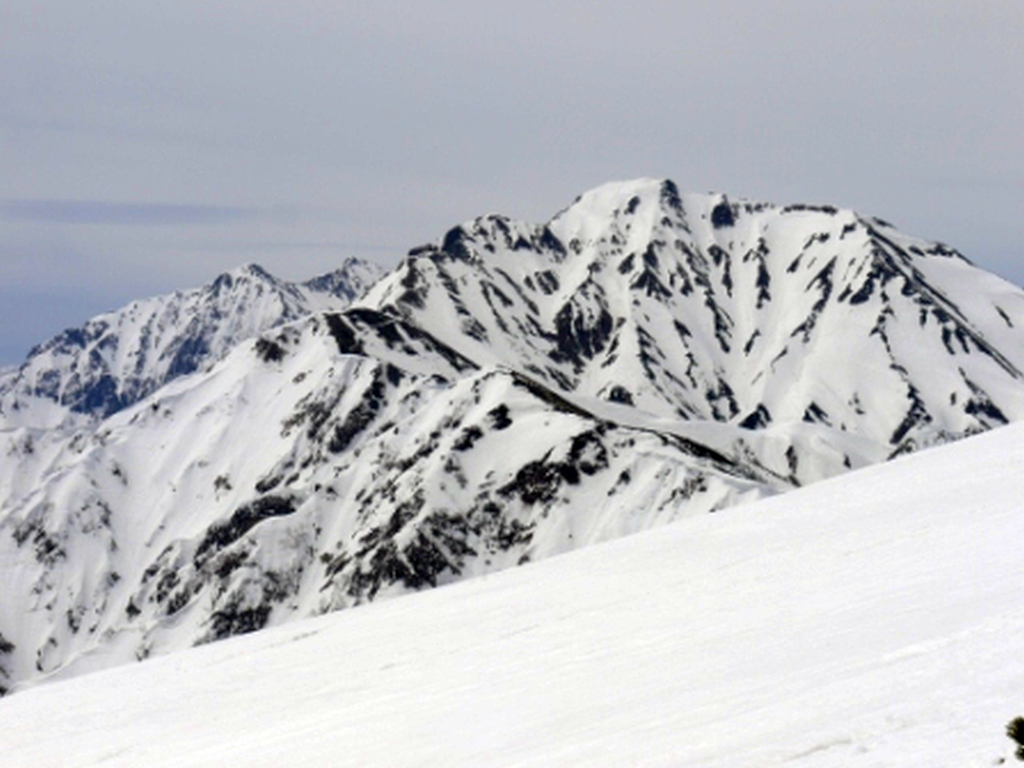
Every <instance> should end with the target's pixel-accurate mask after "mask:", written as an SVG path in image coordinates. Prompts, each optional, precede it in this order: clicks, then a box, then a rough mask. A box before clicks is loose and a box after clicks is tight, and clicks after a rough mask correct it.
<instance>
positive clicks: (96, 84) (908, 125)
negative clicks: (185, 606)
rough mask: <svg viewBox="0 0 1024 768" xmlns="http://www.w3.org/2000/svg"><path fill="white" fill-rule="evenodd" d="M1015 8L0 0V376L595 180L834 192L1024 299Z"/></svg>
mask: <svg viewBox="0 0 1024 768" xmlns="http://www.w3.org/2000/svg"><path fill="white" fill-rule="evenodd" d="M1022 126H1024V2H1021V0H972V1H971V2H967V1H966V0H946V2H942V3H939V2H936V0H888V1H886V2H882V1H876V0H719V1H718V2H680V1H679V0H665V1H664V2H660V1H657V0H646V1H645V0H634V2H631V3H624V2H621V0H619V1H618V2H605V0H587V1H586V2H584V1H583V0H579V1H573V0H545V1H544V2H540V1H537V0H518V2H516V3H515V4H512V3H501V4H498V3H491V2H483V1H481V0H472V1H471V0H465V1H463V0H408V1H407V2H399V1H397V0H394V1H392V2H387V1H386V0H377V1H376V2H347V1H345V0H335V1H334V2H314V1H313V0H290V1H289V2H287V3H282V2H279V1H278V0H274V1H273V2H270V1H264V0H233V1H230V2H229V1H227V0H203V2H199V1H198V0H173V1H170V0H168V1H165V0H147V1H146V2H138V0H95V1H94V2H89V3H82V2H80V1H79V0H5V2H3V3H0V364H3V363H10V362H16V361H17V360H18V359H20V358H21V357H22V356H23V355H24V354H25V352H26V351H27V350H28V348H29V346H30V345H31V344H32V343H34V342H37V341H42V340H44V339H45V338H48V337H49V336H51V335H52V334H54V333H55V332H57V331H59V330H61V329H62V328H64V327H67V326H69V325H72V324H77V323H79V322H81V321H82V320H84V319H86V318H87V317H89V316H91V315H93V314H96V313H98V312H100V311H103V310H105V309H110V308H113V307H115V306H118V305H120V304H123V303H125V302H126V301H128V300H130V299H132V298H136V297H139V296H143V295H149V294H153V293H161V292H166V291H169V290H173V289H175V288H186V287H191V286H194V285H199V284H202V283H205V282H208V281H209V280H211V279H212V278H213V277H214V276H215V275H216V274H217V273H218V272H220V271H223V270H224V269H228V268H231V267H233V266H236V265H238V264H241V263H244V262H247V261H255V262H258V263H261V264H263V265H264V266H265V267H267V268H268V269H269V270H270V271H272V272H274V273H276V274H279V275H281V276H283V277H287V278H291V279H298V278H305V277H310V276H312V275H314V274H317V273H320V272H325V271H328V270H330V269H332V268H333V267H334V266H335V265H337V264H338V263H339V262H340V261H341V260H342V259H343V258H344V257H345V256H348V255H360V256H364V257H369V258H371V259H375V260H377V261H379V262H381V263H383V264H385V265H388V266H390V265H393V264H394V263H396V262H397V260H398V258H399V257H400V256H401V255H402V254H404V252H405V251H406V250H408V249H409V248H410V247H411V246H413V245H416V244H419V243H421V242H423V241H426V240H431V239H434V238H436V237H438V236H440V235H441V234H443V232H444V231H445V230H446V229H448V228H449V227H450V226H452V225H454V224H456V223H459V222H461V221H463V220H465V219H468V218H472V217H473V216H476V215H478V214H481V213H486V212H489V211H500V212H502V213H506V214H508V215H510V216H514V217H517V218H524V219H529V220H534V221H542V220H545V219H547V218H548V217H549V216H550V215H552V214H554V213H555V212H556V211H557V210H558V209H559V208H562V207H563V206H565V205H567V204H568V203H570V202H571V201H572V199H573V198H574V197H575V196H576V195H577V194H579V193H580V192H582V191H584V190H586V189H588V188H590V187H593V186H595V185H597V184H600V183H603V182H605V181H610V180H614V179H628V178H634V177H638V176H656V177H662V176H667V177H670V178H673V179H674V180H675V181H676V182H677V183H678V184H679V186H680V187H681V188H682V189H686V190H693V191H709V190H716V191H724V192H728V193H730V194H732V195H734V196H739V197H751V198H757V199H764V200H770V201H773V202H779V203H792V202H828V203H832V204H835V205H839V206H843V207H852V208H855V209H857V210H859V211H861V212H863V213H867V214H873V215H878V216H881V217H883V218H885V219H887V220H889V221H892V222H893V223H894V224H896V225H897V226H899V227H900V228H901V229H903V230H904V231H906V232H908V233H910V234H916V235H920V236H923V237H927V238H930V239H935V240H943V241H946V242H948V243H950V244H951V245H953V246H954V247H957V248H958V249H960V250H961V251H963V252H964V253H965V254H966V255H967V256H968V257H970V258H971V259H973V260H974V261H975V262H976V263H978V264H980V265H982V266H985V267H986V268H988V269H991V270H993V271H995V272H998V273H999V274H1001V275H1003V276H1004V277H1007V278H1009V279H1011V280H1013V281H1014V282H1017V283H1018V284H1020V283H1022V282H1024V142H1022V139H1021V136H1022Z"/></svg>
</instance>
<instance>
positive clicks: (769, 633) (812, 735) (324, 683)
mask: <svg viewBox="0 0 1024 768" xmlns="http://www.w3.org/2000/svg"><path fill="white" fill-rule="evenodd" d="M1022 463H1024V425H1011V426H1009V427H1005V428H1001V429H999V430H995V431H993V432H991V433H989V434H986V435H980V436H977V437H972V438H970V439H969V440H964V441H961V442H959V443H956V444H954V445H948V446H942V447H939V448H936V449H934V450H929V451H923V452H921V453H918V454H916V455H913V456H904V457H900V458H899V459H897V460H896V461H893V462H889V463H887V464H884V465H882V466H876V467H870V468H868V469H865V470H862V471H859V472H855V473H850V474H847V475H845V476H842V477H838V478H833V479H831V480H828V481H825V482H822V483H819V484H817V485H814V486H811V487H808V488H802V489H798V490H796V491H794V492H793V493H791V494H787V495H786V496H784V497H775V498H773V499H767V500H765V501H761V502H757V503H755V504H749V505H745V506H744V507H742V508H737V509H731V510H729V511H728V512H726V513H722V514H718V515H704V516H701V517H698V518H691V519H688V520H683V521H680V522H679V523H677V524H674V525H671V526H667V527H663V528H660V529H658V530H656V531H648V532H645V533H643V534H640V535H637V536H632V537H629V538H628V539H621V540H618V541H614V542H609V543H607V544H603V545H600V546H596V547H590V548H587V549H585V550H582V551H578V552H573V553H570V554H568V555H566V556H563V557H557V558H551V559H548V560H546V561H544V562H540V563H533V564H530V565H528V566H527V567H524V568H517V569H511V570H509V571H506V572H505V573H500V574H494V575H492V576H489V577H487V578H483V579H475V580H472V581H468V582H463V583H461V584H457V585H454V586H453V587H451V588H446V589H438V590H432V591H429V592H425V593H421V594H417V595H410V596H408V597H405V598H402V599H399V600H390V601H387V602H383V603H378V604H374V605H370V606H367V607H365V608H360V609H358V610H354V611H344V612H342V613H338V614H333V615H330V616H322V617H319V618H317V619H312V620H309V621H302V622H296V623H293V624H290V625H288V626H284V627H277V628H274V629H270V630H267V631H266V632H259V633H256V634H253V635H249V636H247V637H239V638H233V639H231V640H229V641H227V642H224V643H217V644H215V645H212V646H206V647H204V648H197V649H192V650H189V651H186V652H183V653H180V654H175V655H173V656H171V657H164V658H160V659H154V660H152V661H151V662H147V663H145V664H137V665H131V666H123V667H121V668H119V669H111V670H107V671H105V672H100V673H98V674H95V675H89V676H85V677H79V678H77V679H74V680H68V681H66V682H58V683H55V684H51V685H42V686H38V687H35V688H30V689H28V690H24V691H21V692H19V693H17V694H16V695H14V696H9V697H7V698H5V699H3V700H0V722H2V723H3V727H2V728H0V750H2V754H3V760H2V762H3V764H4V765H5V766H10V767H11V768H16V767H21V766H23V767H24V768H38V766H49V765H54V766H56V765H60V766H64V767H65V768H78V767H82V768H84V767H85V766H105V767H109V766H137V765H147V766H172V765H190V766H222V765H225V764H238V765H246V766H279V765H283V764H296V763H298V764H301V765H304V766H332V768H333V767H335V766H360V767H361V768H362V767H365V766H389V767H392V766H446V767H447V766H500V765H515V766H551V765H588V766H603V765H607V766H623V765H657V766H661V765H666V766H667V765H686V766H701V767H702V768H712V767H715V766H723V767H725V766H727V767H728V768H735V767H736V766H781V765H785V766H796V767H797V768H812V767H817V768H823V767H824V766H837V767H838V766H842V768H858V767H860V766H863V767H865V768H866V767H867V766H923V765H926V766H949V767H950V768H953V767H954V766H956V767H958V768H963V767H964V766H976V767H977V768H982V767H983V766H995V765H1000V764H1002V765H1007V766H1008V765H1010V764H1011V763H1012V762H1013V757H1012V753H1013V750H1014V743H1013V742H1012V741H1011V740H1010V739H1008V738H1007V737H1006V736H1005V731H1006V725H1007V723H1008V722H1009V721H1010V720H1012V719H1013V718H1015V717H1019V716H1021V715H1024V706H1022V700H1021V680H1022V679H1024V658H1022V656H1021V648H1022V647H1024V559H1022V558H1021V555H1020V541H1021V539H1022V537H1024V516H1022V515H1021V514H1020V499H1021V498H1022V496H1024V475H1022V474H1021V472H1020V467H1021V464H1022Z"/></svg>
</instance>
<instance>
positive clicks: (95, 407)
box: [0, 258, 383, 426]
mask: <svg viewBox="0 0 1024 768" xmlns="http://www.w3.org/2000/svg"><path fill="white" fill-rule="evenodd" d="M381 274H383V270H382V269H381V268H380V267H379V266H377V265H376V264H373V263H370V262H366V261H361V260H359V259H351V258H350V259H348V260H346V261H345V263H344V264H343V265H342V266H341V267H340V268H339V269H337V270H335V271H334V272H331V273H329V274H326V275H323V276H321V277H318V278H315V279H313V280H309V281H308V282H305V283H289V282H286V281H283V280H279V279H278V278H276V277H274V276H273V275H271V274H269V273H268V272H266V271H265V270H264V269H262V268H261V267H259V266H257V265H255V264H249V265H246V266H243V267H239V268H238V269H235V270H232V271H231V272H226V273H224V274H222V275H220V276H219V277H218V278H217V279H216V280H215V281H214V282H213V283H211V284H210V285H207V286H203V287H202V288H195V289H193V290H190V291H184V292H175V293H173V294H168V295H165V296H156V297H154V298H150V299H143V300H140V301H134V302H132V303H131V304H129V305H128V306H126V307H123V308H121V309H119V310H115V311H113V312H108V313H106V314H103V315H99V316H98V317H94V318H93V319H91V320H89V321H88V322H86V323H85V324H84V325H82V326H80V327H78V328H69V329H68V330H66V331H64V332H63V333H61V334H59V335H57V336H55V337H54V338H52V339H50V340H49V341H47V342H46V343H44V344H41V345H39V346H37V347H35V348H34V349H33V350H32V351H31V352H29V355H28V359H27V360H26V361H25V362H24V363H23V364H22V365H21V366H20V367H19V368H17V369H16V370H13V371H10V372H7V373H6V374H5V375H3V376H2V377H0V419H3V422H2V423H6V424H8V425H20V424H29V425H31V424H38V423H40V422H41V423H42V424H44V425H47V426H52V425H53V424H54V423H55V422H58V421H59V420H60V419H62V418H65V417H66V415H67V413H68V412H71V413H74V414H83V415H85V416H87V417H92V418H102V417H105V416H109V415H111V414H112V413H115V412H117V411H119V410H121V409H122V408H125V407H127V406H129V405H131V404H132V403H135V402H138V401H139V400H141V399H142V398H144V397H146V396H147V395H149V394H151V393H152V392H155V391H156V390H157V389H159V388H160V387H162V386H163V385H164V384H166V383H167V382H169V381H172V380H173V379H176V378H178V377H179V376H184V375H186V374H189V373H193V372H195V371H198V370H202V369H204V368H207V367H209V365H210V364H212V363H213V362H216V361H217V360H219V359H220V358H221V357H223V356H224V354H226V353H227V352H228V350H230V349H231V348H232V347H234V346H235V345H236V344H238V343H239V342H242V341H245V340H246V339H251V338H253V337H254V336H256V335H257V334H259V333H261V332H262V331H265V330H268V329H270V328H273V327H276V326H278V325H282V324H284V323H288V322H291V321H293V320H297V319H299V318H301V317H305V316H306V315H309V314H310V313H312V312H318V311H323V310H329V309H330V310H338V309H342V308H343V307H345V306H347V305H348V304H349V303H350V302H351V301H352V300H353V299H355V298H357V297H358V296H359V295H361V294H362V293H363V292H364V291H365V290H366V289H367V288H368V287H369V286H370V285H371V284H372V283H373V282H374V281H375V280H377V279H378V278H379V277H380V276H381Z"/></svg>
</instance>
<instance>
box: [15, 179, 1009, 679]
mask: <svg viewBox="0 0 1024 768" xmlns="http://www.w3.org/2000/svg"><path fill="white" fill-rule="evenodd" d="M244 272H245V271H244V270H243V275H238V274H236V275H235V276H233V277H232V280H231V283H232V285H236V284H237V283H239V282H244V281H242V279H241V278H242V277H243V276H244ZM249 272H251V270H249ZM255 280H256V278H255V277H253V281H255ZM218 282H219V281H218ZM251 283H252V281H248V282H246V291H248V289H249V285H250V284H251ZM215 285H216V284H215ZM305 288H306V289H307V290H315V287H311V285H310V284H306V286H305ZM221 290H223V287H222V289H221ZM296 291H297V294H296V295H300V294H301V295H306V294H302V292H301V291H298V289H296ZM327 292H328V293H329V292H330V291H327ZM246 295H248V293H246ZM260 295H263V296H271V297H273V296H276V295H277V294H276V293H274V292H271V291H270V290H269V289H266V288H265V289H264V291H263V293H262V294H260ZM289 295H291V294H289ZM268 301H269V299H268ZM274 301H275V302H276V301H277V300H276V299H274ZM299 303H300V302H296V304H299ZM232 306H234V307H238V306H241V307H243V311H242V312H241V313H240V314H241V315H244V314H245V311H246V309H250V310H251V311H253V312H255V313H257V314H261V315H262V316H274V317H275V320H274V323H275V324H276V323H279V322H281V319H280V315H281V314H283V313H284V311H285V310H284V309H281V310H280V311H279V312H278V314H277V315H274V313H273V312H264V311H263V310H262V309H260V308H261V307H262V306H263V305H262V304H260V302H259V301H258V300H257V299H253V298H252V297H249V298H246V299H244V300H240V301H239V302H238V303H236V304H232ZM274 306H275V307H276V306H284V305H283V304H281V305H278V304H277V303H275V304H274ZM289 306H290V305H289ZM302 309H303V311H302V312H298V311H297V312H296V319H294V320H293V321H292V322H283V324H279V325H275V327H274V328H273V329H272V330H270V331H262V332H259V331H254V333H256V334H258V335H256V337H255V338H253V337H250V338H249V339H248V340H247V341H242V342H241V343H237V344H236V345H235V346H234V347H233V348H231V350H230V351H228V352H227V354H226V355H225V356H223V357H222V358H221V359H219V361H217V362H215V363H212V364H210V363H208V362H204V364H203V366H201V367H200V369H199V370H196V371H195V372H194V373H192V374H190V375H187V376H180V377H178V378H176V379H174V380H173V381H170V382H169V383H162V385H155V386H158V387H159V388H156V389H154V390H153V391H152V392H151V393H150V394H148V395H147V396H145V397H142V398H141V399H140V400H139V401H138V402H135V403H134V404H132V405H128V406H127V407H124V408H122V409H121V410H118V411H117V412H116V413H113V414H112V415H110V416H109V417H107V418H106V419H104V420H102V421H93V420H86V421H83V422H82V423H80V424H78V425H77V426H76V425H73V424H70V423H66V424H65V426H64V427H62V428H57V429H41V428H39V426H38V424H34V425H26V424H20V425H19V424H12V425H11V426H9V428H7V429H4V430H0V456H3V459H2V461H0V504H2V507H0V578H3V579H4V583H5V585H9V586H8V588H6V589H5V591H4V594H3V597H2V599H0V638H2V644H0V649H6V651H5V656H4V657H3V658H0V668H2V670H3V671H2V672H0V685H3V686H10V685H12V684H15V683H18V682H20V681H27V680H33V679H42V678H45V677H47V676H51V675H54V674H57V675H70V674H74V673H76V672H80V671H83V670H86V669H91V668H95V667H98V666H107V665H111V664H115V663H120V662H122V661H125V660H128V659H132V658H142V657H145V656H148V655H151V654H155V653H161V652H166V651H168V650H173V649H179V648H183V647H187V646H189V645H193V644H196V643H203V642H207V641H210V640H214V639H219V638H222V637H226V636H228V635H233V634H239V633H243V632H248V631H251V630H254V629H259V628H262V627H265V626H270V625H274V624H280V623H282V622H285V621H289V620H292V619H295V618H302V617H306V616H310V615H314V614H318V613H321V612H325V611H331V610H335V609H338V608H343V607H348V606H351V605H355V604H359V603H363V602H366V601H370V600H373V599H376V598H379V597H381V596H386V595H395V594H399V593H402V592H405V591H409V590H415V589H419V588H422V587H425V586H434V585H439V584H444V583H448V582H452V581H456V580H459V579H464V578H466V577H469V576H474V575H480V574H484V573H488V572H491V571H496V570H501V569H504V568H507V567H509V566H513V565H516V564H519V563H523V562H526V561H532V560H538V559H542V558H545V557H548V556H550V555H553V554H558V553H562V552H567V551H569V550H573V549H577V548H579V547H582V546H585V545H589V544H593V543H596V542H599V541H603V540H607V539H611V538H616V537H619V536H622V535H624V534H628V533H634V532H638V531H641V530H645V529H648V528H652V527H655V526H658V525H661V524H664V523H667V522H670V521H673V520H678V519H681V518H684V517H691V516H694V515H698V514H701V513H704V512H708V511H716V510H721V509H724V508H726V507H729V506H732V505H734V504H737V503H739V502H743V501H749V500H754V499H758V498H761V497H765V496H770V495H774V494H776V493H778V492H779V491H788V490H790V489H792V488H794V487H796V486H798V485H802V484H806V483H808V482H813V481H817V480H821V479H823V478H826V477H830V476H832V475H835V474H838V473H841V472H844V471H846V470H847V469H851V468H854V469H855V468H858V467H864V466H867V465H869V464H872V463H876V462H879V461H882V460H884V459H886V458H888V457H891V456H893V455H895V454H900V453H904V452H907V451H912V450H914V449H916V448H919V447H923V446H926V445H930V444H933V443H937V442H944V441H948V440H950V439H954V438H958V437H962V436H965V435H969V434H972V433H975V432H980V431H983V430H986V429H988V428H990V427H992V426H996V425H1000V424H1004V423H1006V422H1008V421H1015V420H1021V419H1022V418H1024V378H1022V375H1021V373H1020V371H1021V370H1022V369H1024V336H1022V334H1021V332H1020V330H1019V329H1020V328H1022V327H1024V292H1022V291H1021V290H1020V289H1019V288H1016V287H1014V286H1011V285H1010V284H1008V283H1005V282H1004V281H1002V280H1000V279H998V278H996V277H994V276H991V275H988V274H987V273H984V272H982V271H981V270H978V269H976V268H974V267H973V266H971V265H970V264H969V263H968V262H967V261H966V260H965V259H963V257H961V256H960V255H959V254H957V253H955V252H954V251H952V250H951V249H949V248H947V247H945V246H942V245H938V244H933V243H927V242H925V241H921V240H917V239H914V238H910V237H907V236H904V235H901V234H899V233H898V232H896V231H895V230H894V229H893V228H892V227H890V226H888V225H886V224H884V223H883V222H880V221H878V220H874V219H865V218H862V217H859V216H857V215H856V214H853V213H851V212H844V211H838V210H835V209H832V208H829V207H820V206H819V207H809V206H788V207H776V206H771V205H767V204H762V203H751V202H744V201H731V200H729V199H727V198H725V197H724V196H722V195H682V194H680V193H679V191H678V190H677V188H676V186H675V185H674V184H673V183H672V182H670V181H651V180H641V181H636V182H627V183H619V184H612V185H607V186H605V187H601V188H599V189H597V190H594V191H592V192H589V193H587V194H586V195H583V196H582V197H581V198H580V199H578V200H577V201H576V202H575V203H574V204H573V205H571V206H570V207H569V208H567V209H566V210H564V211H562V212H561V213H559V214H558V215H557V216H555V217H554V218H553V219H552V220H551V221H549V222H548V223H547V224H544V225H530V224H524V223H519V222H513V221H510V220H508V219H505V218H503V217H500V216H493V215H491V216H485V217H482V218H479V219H477V220H475V221H472V222H467V223H466V224H463V225H462V226H460V227H456V228H454V229H452V230H451V231H449V232H448V233H447V234H446V235H445V236H444V237H443V238H441V239H440V240H439V241H438V242H437V243H435V244H432V245H428V246H422V247H420V248H416V249H413V251H412V252H410V254H409V256H408V258H407V259H406V260H405V261H404V262H403V263H402V264H401V265H399V267H398V268H397V269H396V270H395V271H394V272H392V273H391V274H390V275H388V276H386V277H384V278H383V279H381V280H380V281H379V282H378V283H377V284H376V285H375V286H374V287H373V288H371V289H370V290H369V291H368V292H367V293H366V294H365V295H364V296H363V297H362V298H361V299H357V300H356V301H355V302H354V303H353V304H352V305H351V306H349V307H348V308H347V309H344V310H340V311H337V310H334V309H332V308H330V307H327V308H326V311H321V312H312V310H313V309H316V308H315V307H313V306H312V302H311V301H310V300H308V299H307V300H306V303H305V304H303V305H302ZM233 311H234V312H238V310H237V309H235V310H233ZM216 317H218V318H220V319H223V317H224V313H223V312H221V313H220V314H217V315H216ZM126 322H127V321H126ZM201 325H202V324H200V326H201ZM213 325H214V326H215V329H214V330H212V331H210V332H209V334H208V335H202V334H203V333H206V332H205V331H204V330H203V329H202V328H197V333H199V334H200V337H201V338H209V339H215V338H220V334H221V330H219V329H221V328H223V327H224V326H223V324H221V325H217V324H216V323H215V324H213ZM97 327H98V326H97ZM131 327H133V328H135V327H136V326H134V325H132V326H131ZM175 327H177V326H175ZM253 327H255V326H253ZM264 327H266V326H264ZM224 335H225V338H226V336H227V335H228V333H227V331H224ZM240 336H241V334H238V335H237V336H236V337H235V338H236V339H237V338H240ZM119 338H129V336H125V335H122V336H120V337H119ZM130 338H133V339H134V338H136V336H130ZM169 343H170V342H168V344H169ZM168 344H164V345H157V346H153V345H150V346H148V347H147V349H170V348H171V347H170V346H168ZM224 345H225V346H227V341H225V344H224ZM121 346H124V345H123V344H122V345H121ZM207 346H208V347H209V348H210V349H211V350H212V349H213V348H214V347H215V346H217V345H215V344H212V343H209V344H207ZM119 348H120V346H119ZM178 348H181V347H178ZM217 349H218V350H219V349H221V348H220V347H219V346H218V347H217ZM218 356H219V353H218V354H216V355H214V354H212V353H211V357H210V358H207V360H211V359H213V358H215V357H218ZM152 358H153V353H152V352H151V353H149V355H148V359H152ZM44 359H46V358H41V360H44ZM119 359H120V358H119ZM158 359H163V358H162V357H159V356H158ZM171 359H173V355H171ZM31 362H32V361H31V360H30V363H31ZM40 365H42V364H41V363H40ZM207 366H209V367H207ZM29 367H30V368H31V366H29ZM56 368H57V369H59V370H60V371H70V372H71V375H70V378H69V376H64V377H63V378H60V377H58V378H60V381H61V382H64V383H63V384H62V385H61V386H62V387H63V388H62V389H59V390H58V391H60V392H65V391H71V389H72V387H71V386H70V384H68V383H67V382H69V381H71V380H73V374H74V369H73V368H72V367H71V366H70V365H62V366H57V367H56ZM25 370H26V369H25V368H24V367H23V369H22V372H19V374H18V375H19V376H22V375H23V372H24V371H25ZM32 370H34V369H32ZM40 370H41V369H40ZM90 370H91V369H90ZM117 370H119V371H123V370H126V369H124V368H118V369H117ZM150 378H151V379H152V380H154V381H155V380H156V378H157V377H156V376H151V377H150ZM26 380H27V379H26ZM118 381H129V378H128V377H127V376H126V375H125V376H122V377H121V378H120V379H118ZM118 391H127V390H126V389H124V390H118ZM140 391H141V390H140ZM20 397H21V398H22V400H21V401H20V402H22V404H23V406H22V407H23V412H29V411H31V410H32V409H33V408H37V407H38V406H39V403H41V402H50V401H49V400H48V399H47V395H46V393H45V392H44V393H42V394H33V393H32V392H31V391H26V390H24V389H23V390H22V391H21V395H20Z"/></svg>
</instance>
